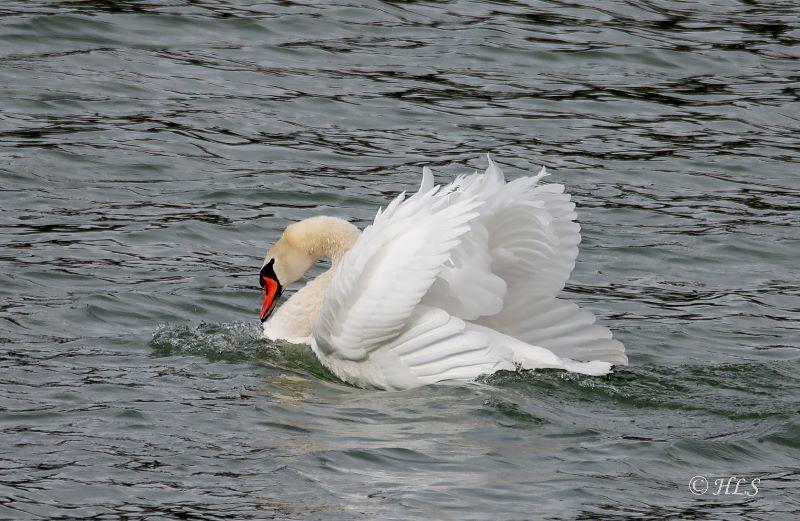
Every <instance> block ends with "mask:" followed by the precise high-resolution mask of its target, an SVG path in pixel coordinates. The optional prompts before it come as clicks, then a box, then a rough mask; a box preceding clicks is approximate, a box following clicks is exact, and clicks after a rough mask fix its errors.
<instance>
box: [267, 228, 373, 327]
mask: <svg viewBox="0 0 800 521" xmlns="http://www.w3.org/2000/svg"><path fill="white" fill-rule="evenodd" d="M358 235H359V231H358V228H356V227H355V226H353V225H352V224H350V223H348V222H347V221H343V220H342V219H338V218H336V217H324V216H322V217H312V218H310V219H305V220H303V221H300V222H296V223H294V224H291V225H289V226H288V227H286V230H284V232H283V234H282V235H281V237H280V239H278V241H277V242H276V243H275V244H273V245H272V247H271V248H270V249H269V251H268V252H267V255H266V256H265V257H264V264H263V265H262V266H261V273H260V274H259V276H258V283H259V285H260V286H261V288H262V289H263V291H264V302H263V304H262V305H261V312H260V313H259V318H260V319H261V321H262V322H264V321H265V320H267V319H268V318H269V316H270V315H271V314H272V312H273V311H274V310H275V306H276V305H277V303H278V299H280V296H281V293H283V289H284V288H285V287H287V286H289V285H290V284H292V283H293V282H295V281H297V280H299V279H300V278H301V277H302V276H303V275H305V273H306V272H307V271H308V270H309V268H311V265H312V264H314V262H316V261H317V259H320V258H322V257H327V258H329V259H331V261H332V262H333V263H336V262H338V261H339V259H341V257H342V256H343V255H344V254H345V253H346V252H347V250H348V249H350V247H351V246H352V245H353V243H354V242H355V240H356V239H357V238H358Z"/></svg>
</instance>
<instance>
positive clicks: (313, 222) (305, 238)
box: [290, 216, 361, 265]
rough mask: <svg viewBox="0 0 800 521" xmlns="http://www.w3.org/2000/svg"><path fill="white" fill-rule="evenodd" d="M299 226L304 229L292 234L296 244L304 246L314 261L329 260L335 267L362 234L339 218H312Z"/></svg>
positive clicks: (298, 229)
mask: <svg viewBox="0 0 800 521" xmlns="http://www.w3.org/2000/svg"><path fill="white" fill-rule="evenodd" d="M297 224H298V225H302V227H298V228H297V229H293V230H291V232H290V233H291V234H292V235H293V236H294V237H293V239H295V241H296V243H299V244H302V245H303V249H304V250H305V253H306V254H307V255H308V256H309V257H311V258H313V259H314V260H318V259H322V258H327V259H330V261H331V264H333V265H336V264H338V263H339V261H340V260H341V259H342V257H343V256H344V254H345V253H347V251H348V250H349V249H350V248H351V247H352V246H353V244H354V243H355V242H356V239H358V236H359V234H360V233H361V232H360V231H359V230H358V228H356V227H355V226H353V225H352V224H350V223H349V222H347V221H345V220H343V219H339V218H337V217H326V216H322V217H312V218H310V219H306V220H304V221H300V222H299V223H297Z"/></svg>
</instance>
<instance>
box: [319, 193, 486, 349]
mask: <svg viewBox="0 0 800 521" xmlns="http://www.w3.org/2000/svg"><path fill="white" fill-rule="evenodd" d="M423 188H427V189H426V190H420V191H419V192H417V194H415V195H414V196H412V197H410V198H408V199H406V197H405V194H401V195H400V196H398V197H397V198H396V199H395V200H394V201H392V203H391V204H389V206H388V207H387V208H386V210H385V211H382V212H381V211H379V212H378V215H377V216H376V217H375V221H374V223H373V224H372V225H370V226H368V227H367V228H366V229H365V230H364V232H363V233H362V234H361V236H360V237H359V238H358V240H357V241H356V243H355V245H354V246H353V248H352V249H351V250H350V251H349V252H348V253H347V254H346V255H345V256H344V258H343V259H342V261H341V263H340V264H339V266H340V267H339V269H338V271H337V272H336V274H335V275H334V276H333V280H332V281H331V285H330V286H329V287H328V290H327V291H326V293H325V298H324V300H323V303H322V307H321V309H320V312H319V314H318V315H317V318H316V321H315V323H314V327H313V341H314V344H315V345H316V347H317V349H318V350H319V351H320V352H321V353H322V354H323V355H324V356H327V357H333V358H338V359H341V360H350V361H361V360H364V359H365V358H367V357H368V355H369V353H370V352H371V351H373V350H375V349H377V348H378V347H380V346H381V345H382V344H384V343H386V342H388V341H390V340H392V339H394V338H395V337H397V336H398V335H399V334H400V333H401V332H403V331H404V329H405V328H406V323H407V321H408V319H409V317H410V316H411V314H412V312H413V311H414V308H415V307H416V306H417V305H418V304H419V303H420V301H421V300H422V297H423V296H424V295H425V293H426V292H427V291H428V290H429V289H430V287H431V285H432V284H433V282H434V280H435V279H436V277H437V275H438V274H439V272H440V271H441V269H442V266H444V265H445V263H446V262H447V261H448V260H449V258H450V252H451V250H453V248H455V247H456V246H457V245H458V244H459V242H460V240H461V238H462V236H463V235H464V234H466V233H467V232H468V231H469V230H470V226H469V223H470V221H472V220H473V219H475V218H476V217H477V216H478V213H477V212H476V209H477V208H478V206H480V204H481V203H480V202H478V201H474V200H462V201H458V202H457V203H455V204H449V203H448V201H446V200H445V199H442V198H439V197H437V196H436V194H437V192H438V189H437V188H435V187H430V186H425V184H423Z"/></svg>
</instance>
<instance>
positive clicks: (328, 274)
mask: <svg viewBox="0 0 800 521" xmlns="http://www.w3.org/2000/svg"><path fill="white" fill-rule="evenodd" d="M297 225H302V226H300V227H297V228H294V227H295V226H297ZM287 232H288V237H289V240H290V241H292V242H293V243H294V244H296V245H297V246H301V245H302V249H303V251H304V252H305V253H306V254H307V255H308V256H309V257H311V258H313V259H314V260H315V261H316V260H319V259H328V260H330V262H331V267H330V269H328V270H327V271H325V272H324V273H322V274H321V275H319V276H317V277H315V278H314V279H312V280H310V281H309V282H308V283H307V284H306V285H305V286H303V287H302V288H300V289H299V290H298V291H297V293H295V294H294V295H292V296H291V297H290V298H289V299H288V300H287V301H286V302H284V303H283V304H282V305H281V306H280V307H279V308H278V309H277V310H275V313H274V314H273V315H272V317H270V319H269V320H267V321H266V322H265V323H264V334H265V335H266V336H267V337H268V338H270V339H272V340H288V341H290V342H295V343H306V342H307V341H308V337H309V336H311V328H312V326H313V325H314V319H316V317H317V314H318V313H319V310H320V307H322V301H323V299H324V298H325V291H326V290H327V289H328V286H329V285H330V283H331V280H333V275H334V274H335V273H336V270H337V268H338V267H339V264H340V263H341V261H342V258H343V257H344V255H345V254H346V253H347V252H348V250H350V248H351V247H352V246H353V244H354V243H355V241H356V239H358V236H359V234H360V232H359V230H358V228H356V227H355V226H353V225H352V224H350V223H348V222H347V221H343V220H341V219H337V218H335V217H315V218H312V219H307V220H305V221H300V222H299V223H297V224H296V225H293V227H290V228H288V229H287Z"/></svg>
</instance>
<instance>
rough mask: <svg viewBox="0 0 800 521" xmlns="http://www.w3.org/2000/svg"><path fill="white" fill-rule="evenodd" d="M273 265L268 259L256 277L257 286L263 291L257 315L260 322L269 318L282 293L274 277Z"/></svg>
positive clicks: (279, 284)
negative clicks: (262, 299)
mask: <svg viewBox="0 0 800 521" xmlns="http://www.w3.org/2000/svg"><path fill="white" fill-rule="evenodd" d="M274 263H275V259H270V261H269V262H268V263H266V264H265V265H264V267H263V268H261V273H260V274H259V276H258V284H259V286H261V288H262V289H263V290H264V303H263V304H262V305H261V312H260V313H259V314H258V318H260V319H261V322H264V321H265V320H267V319H268V318H269V316H270V315H271V314H272V312H273V311H274V310H275V306H276V305H277V304H278V299H280V298H281V293H283V286H281V283H280V282H279V281H278V276H277V275H275V270H274V268H273V264H274Z"/></svg>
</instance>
